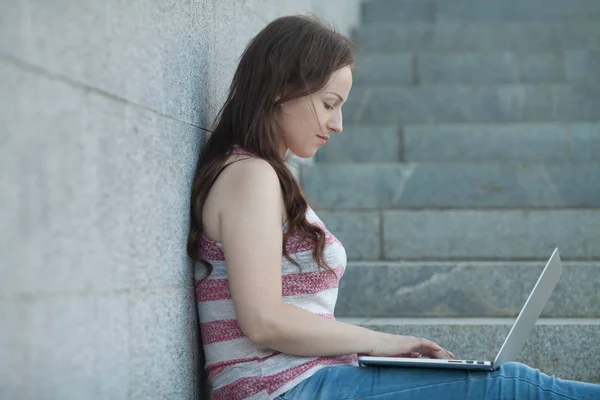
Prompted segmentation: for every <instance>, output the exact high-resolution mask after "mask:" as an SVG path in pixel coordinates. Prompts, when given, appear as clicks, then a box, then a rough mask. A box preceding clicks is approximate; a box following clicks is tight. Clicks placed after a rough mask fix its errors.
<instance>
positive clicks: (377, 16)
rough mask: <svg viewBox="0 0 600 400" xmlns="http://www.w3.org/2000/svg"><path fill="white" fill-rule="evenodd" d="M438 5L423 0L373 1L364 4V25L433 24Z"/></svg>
mask: <svg viewBox="0 0 600 400" xmlns="http://www.w3.org/2000/svg"><path fill="white" fill-rule="evenodd" d="M436 8H437V5H436V3H435V2H433V1H422V0H403V1H397V0H371V1H368V2H366V3H363V14H362V22H363V23H367V24H368V23H374V22H414V21H424V22H433V20H434V17H435V12H436Z"/></svg>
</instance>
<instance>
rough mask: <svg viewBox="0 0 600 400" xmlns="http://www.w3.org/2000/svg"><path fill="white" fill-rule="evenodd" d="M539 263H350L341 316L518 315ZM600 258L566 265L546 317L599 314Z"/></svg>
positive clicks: (338, 310)
mask: <svg viewBox="0 0 600 400" xmlns="http://www.w3.org/2000/svg"><path fill="white" fill-rule="evenodd" d="M544 265H545V262H544V261H539V262H476V261H475V262H441V261H428V262H400V263H396V262H368V263H365V262H362V263H350V264H349V266H348V268H347V270H346V273H345V274H344V278H343V279H342V280H341V282H340V291H339V296H338V301H337V305H336V313H335V314H336V316H348V317H365V318H367V317H368V318H375V317H415V318H424V317H426V318H428V317H446V318H449V317H513V318H514V317H516V316H517V315H518V314H519V311H520V310H521V308H522V307H523V304H525V301H526V300H527V297H528V296H529V293H530V292H531V290H532V289H533V286H534V284H535V282H536V281H537V279H538V277H539V275H540V273H541V272H542V269H543V267H544ZM599 273H600V262H566V263H563V275H562V276H561V279H560V281H559V282H558V285H557V286H556V288H555V289H554V293H553V294H552V296H551V297H550V300H549V301H548V304H547V305H546V308H545V309H544V312H543V314H542V315H543V316H546V317H565V318H599V317H600V295H598V293H600V281H598V279H597V276H598V274H599Z"/></svg>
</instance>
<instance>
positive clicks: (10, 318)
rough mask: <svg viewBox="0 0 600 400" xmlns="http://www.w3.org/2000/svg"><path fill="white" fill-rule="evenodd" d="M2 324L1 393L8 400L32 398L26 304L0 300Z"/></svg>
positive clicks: (0, 345) (0, 340)
mask: <svg viewBox="0 0 600 400" xmlns="http://www.w3.org/2000/svg"><path fill="white" fill-rule="evenodd" d="M0 293H3V292H1V291H0ZM0 321H1V322H0V354H2V357H0V393H2V396H3V397H4V398H6V399H27V398H30V397H29V395H28V391H29V386H30V384H31V382H30V381H29V380H28V373H27V372H28V371H27V368H28V367H27V363H28V359H29V343H27V337H26V333H27V303H26V302H24V301H18V300H9V299H2V298H0Z"/></svg>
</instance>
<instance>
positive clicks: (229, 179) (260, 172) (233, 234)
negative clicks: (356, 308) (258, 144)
mask: <svg viewBox="0 0 600 400" xmlns="http://www.w3.org/2000/svg"><path fill="white" fill-rule="evenodd" d="M227 170H228V171H227ZM227 170H226V172H224V174H223V179H224V182H223V185H222V186H221V187H222V188H223V193H221V194H220V195H219V198H221V199H223V201H222V203H221V207H220V209H219V219H220V237H221V241H222V243H223V248H224V252H225V259H226V260H227V274H228V277H229V287H230V290H231V296H232V300H233V304H234V308H235V312H236V316H237V319H238V324H239V326H240V328H241V330H242V332H244V334H245V335H246V336H248V337H249V338H250V340H252V341H254V342H255V343H258V344H262V345H264V346H267V347H269V348H272V349H275V350H278V351H281V352H283V353H288V354H294V355H303V356H333V355H344V354H353V353H364V354H379V353H382V352H383V353H386V354H389V355H391V354H396V355H398V354H401V353H403V352H404V353H409V352H411V351H412V347H415V346H417V347H419V346H420V347H423V346H425V347H427V348H425V349H424V350H423V349H421V350H419V352H421V353H427V352H431V351H439V350H438V349H440V348H439V346H437V345H436V344H435V343H433V342H429V341H426V340H425V339H418V338H412V337H405V336H398V335H391V334H386V333H380V332H376V331H372V330H369V329H366V328H363V327H359V326H356V325H351V324H347V323H344V322H339V321H333V320H329V319H326V318H323V317H321V316H319V315H316V314H313V313H311V312H308V311H305V310H303V309H301V308H299V307H296V306H293V305H289V304H285V303H284V302H283V301H282V295H281V293H282V283H281V249H282V243H283V232H282V218H283V216H284V215H285V206H284V204H283V198H282V193H281V188H280V184H279V179H278V178H277V174H276V173H275V170H274V169H273V168H272V167H271V165H270V164H268V163H267V162H266V161H264V160H259V159H252V160H246V161H241V162H239V163H236V164H235V165H232V166H231V167H229V168H228V169H227ZM411 346H412V347H411ZM408 347H411V349H408ZM420 347H419V348H420ZM407 349H408V350H407ZM433 356H436V355H435V354H434V355H433Z"/></svg>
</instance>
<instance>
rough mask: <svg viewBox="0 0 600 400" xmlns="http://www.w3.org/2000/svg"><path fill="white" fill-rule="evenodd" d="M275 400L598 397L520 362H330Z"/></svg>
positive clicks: (594, 389) (596, 390)
mask: <svg viewBox="0 0 600 400" xmlns="http://www.w3.org/2000/svg"><path fill="white" fill-rule="evenodd" d="M277 399H280V400H304V399H307V400H356V399H358V400H361V399H365V400H366V399H371V400H375V399H376V400H391V399H402V400H413V399H432V400H435V399H443V400H468V399H477V400H481V399H507V400H514V399H534V400H541V399H570V400H575V399H577V400H582V399H590V400H592V399H595V400H598V399H600V385H595V384H591V383H584V382H577V381H568V380H562V379H558V378H555V377H553V376H548V375H546V374H544V373H542V372H540V371H539V370H537V369H533V368H531V367H528V366H527V365H525V364H520V363H506V364H504V365H502V366H501V367H500V368H499V369H497V370H496V371H493V372H484V371H462V370H449V369H431V368H395V367H355V366H348V365H344V366H330V367H325V368H323V369H321V370H319V371H317V372H316V373H315V374H314V375H313V376H311V377H310V378H308V379H306V380H304V381H302V382H300V383H299V384H298V385H297V386H296V387H294V388H293V389H291V390H290V391H288V392H287V393H284V394H282V395H281V396H279V397H277Z"/></svg>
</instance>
